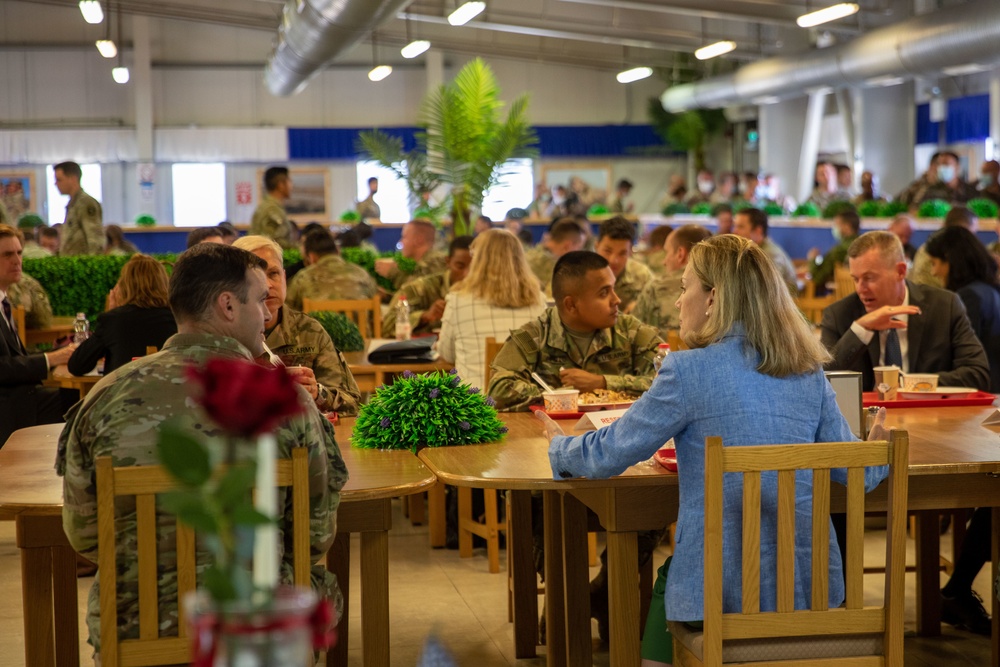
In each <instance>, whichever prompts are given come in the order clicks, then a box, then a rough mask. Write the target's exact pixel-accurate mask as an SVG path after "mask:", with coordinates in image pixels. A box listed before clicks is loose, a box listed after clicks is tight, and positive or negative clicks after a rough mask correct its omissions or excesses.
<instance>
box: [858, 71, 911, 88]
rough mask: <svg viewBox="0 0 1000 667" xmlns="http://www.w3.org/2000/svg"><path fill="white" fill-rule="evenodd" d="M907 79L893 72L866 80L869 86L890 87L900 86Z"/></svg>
mask: <svg viewBox="0 0 1000 667" xmlns="http://www.w3.org/2000/svg"><path fill="white" fill-rule="evenodd" d="M905 80H906V79H904V78H903V77H901V76H893V75H892V74H886V75H884V76H876V77H873V78H871V79H868V80H867V81H865V83H866V84H867V85H869V86H875V87H877V88H888V87H889V86H898V85H899V84H901V83H903V82H904V81H905Z"/></svg>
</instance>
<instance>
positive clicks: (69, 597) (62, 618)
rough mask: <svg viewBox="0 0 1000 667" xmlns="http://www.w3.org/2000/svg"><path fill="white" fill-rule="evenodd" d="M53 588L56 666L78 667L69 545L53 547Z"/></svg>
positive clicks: (73, 555) (72, 562) (75, 602)
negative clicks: (57, 664)
mask: <svg viewBox="0 0 1000 667" xmlns="http://www.w3.org/2000/svg"><path fill="white" fill-rule="evenodd" d="M59 527H60V530H61V529H62V518H61V517H59ZM52 588H53V599H54V602H55V628H56V658H57V659H58V663H59V667H80V630H79V623H78V616H79V614H78V609H79V602H78V597H77V587H76V551H74V550H73V549H72V548H71V547H70V546H69V545H67V546H63V547H52Z"/></svg>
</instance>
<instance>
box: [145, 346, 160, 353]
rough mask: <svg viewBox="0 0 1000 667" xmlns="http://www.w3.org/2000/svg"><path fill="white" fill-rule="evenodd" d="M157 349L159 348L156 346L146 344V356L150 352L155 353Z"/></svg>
mask: <svg viewBox="0 0 1000 667" xmlns="http://www.w3.org/2000/svg"><path fill="white" fill-rule="evenodd" d="M159 351H160V349H159V348H158V347H156V346H155V345H147V346H146V356H149V355H151V354H156V353H157V352H159Z"/></svg>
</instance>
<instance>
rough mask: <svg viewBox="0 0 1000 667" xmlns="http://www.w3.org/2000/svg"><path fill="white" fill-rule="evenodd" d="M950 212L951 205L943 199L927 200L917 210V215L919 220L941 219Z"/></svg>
mask: <svg viewBox="0 0 1000 667" xmlns="http://www.w3.org/2000/svg"><path fill="white" fill-rule="evenodd" d="M950 210H951V204H949V203H948V202H946V201H945V200H943V199H929V200H927V201H925V202H924V203H923V204H921V205H920V208H919V209H917V215H918V216H919V217H921V218H943V217H944V216H946V215H948V211H950Z"/></svg>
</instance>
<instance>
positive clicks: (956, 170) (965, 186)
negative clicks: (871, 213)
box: [896, 151, 976, 210]
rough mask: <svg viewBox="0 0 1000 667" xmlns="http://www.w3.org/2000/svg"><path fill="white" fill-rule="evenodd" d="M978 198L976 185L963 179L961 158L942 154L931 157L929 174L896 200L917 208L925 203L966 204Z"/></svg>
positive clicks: (924, 175)
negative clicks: (933, 201) (941, 201)
mask: <svg viewBox="0 0 1000 667" xmlns="http://www.w3.org/2000/svg"><path fill="white" fill-rule="evenodd" d="M975 197H976V186H975V185H974V184H972V183H966V182H965V179H963V178H962V168H961V165H960V164H959V159H958V155H956V154H955V153H952V152H951V151H940V152H938V153H935V154H934V155H933V156H931V164H930V166H929V167H928V168H927V171H926V172H924V174H923V175H921V176H920V178H918V179H917V180H915V181H913V182H912V183H910V184H909V185H908V186H906V189H905V190H903V191H902V192H900V193H899V194H898V195H896V201H898V202H900V203H902V204H905V205H906V206H909V207H910V209H911V210H913V209H915V208H916V207H917V206H919V205H920V204H923V203H924V202H925V201H930V200H932V199H942V200H944V201H946V202H948V203H949V204H952V205H954V204H964V203H965V202H967V201H969V200H970V199H974V198H975Z"/></svg>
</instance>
